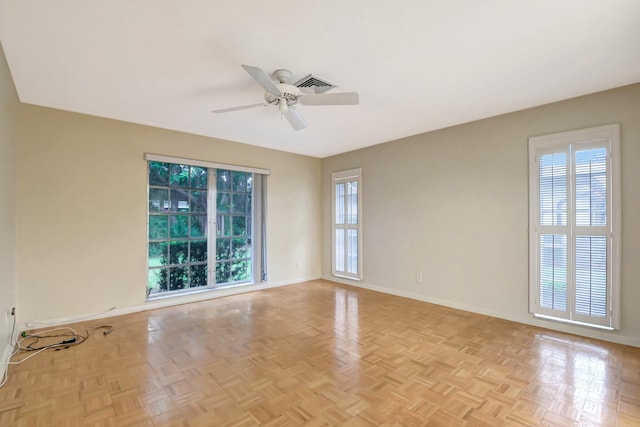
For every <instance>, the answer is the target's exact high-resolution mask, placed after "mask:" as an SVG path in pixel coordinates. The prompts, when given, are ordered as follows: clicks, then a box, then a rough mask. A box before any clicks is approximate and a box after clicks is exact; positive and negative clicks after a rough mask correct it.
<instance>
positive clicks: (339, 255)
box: [332, 169, 362, 280]
mask: <svg viewBox="0 0 640 427" xmlns="http://www.w3.org/2000/svg"><path fill="white" fill-rule="evenodd" d="M332 182H333V202H332V207H333V209H332V210H333V221H332V222H333V227H332V231H333V233H332V234H333V236H332V240H333V256H332V258H333V262H332V264H333V274H334V275H335V276H339V277H346V278H350V279H357V280H361V279H362V170H361V169H351V170H347V171H341V172H334V173H333V174H332Z"/></svg>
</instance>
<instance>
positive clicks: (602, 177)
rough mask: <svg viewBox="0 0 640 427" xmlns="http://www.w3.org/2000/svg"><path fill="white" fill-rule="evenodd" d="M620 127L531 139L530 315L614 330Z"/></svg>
mask: <svg viewBox="0 0 640 427" xmlns="http://www.w3.org/2000/svg"><path fill="white" fill-rule="evenodd" d="M618 147H619V126H618V125H609V126H602V127H598V128H592V129H585V130H582V131H575V132H566V133H560V134H554V135H546V136H541V137H533V138H530V139H529V162H530V168H529V171H530V177H529V178H530V234H529V236H530V239H529V242H530V243H529V245H530V311H531V312H532V313H534V314H536V315H539V316H546V317H552V318H556V319H560V320H565V321H570V322H577V323H584V324H589V325H596V326H603V327H607V328H618V327H619V317H620V314H619V309H618V307H619V288H620V283H619V268H620V267H619V263H620V261H619V250H620V241H619V239H620V221H619V219H620V213H619V203H620V201H619V185H620V184H619V171H618V169H619V168H618V165H619V154H618V152H619V150H618Z"/></svg>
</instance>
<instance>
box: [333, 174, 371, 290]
mask: <svg viewBox="0 0 640 427" xmlns="http://www.w3.org/2000/svg"><path fill="white" fill-rule="evenodd" d="M354 181H355V182H357V186H358V197H357V212H358V213H357V218H358V220H357V223H356V224H350V223H349V221H348V219H347V218H348V216H349V212H348V203H347V200H346V199H347V196H348V194H347V191H346V185H347V183H348V182H354ZM338 183H344V184H345V194H344V197H345V201H344V204H343V205H344V207H345V211H344V215H345V221H344V224H337V223H336V185H337V184H338ZM362 193H363V191H362V168H354V169H348V170H343V171H337V172H333V173H332V174H331V195H332V197H331V273H332V274H333V275H334V276H335V277H340V278H344V279H351V280H357V281H360V280H362V279H363V271H362V266H363V261H362V259H363V256H362V255H363V254H362V248H363V244H362V241H363V227H362V218H363V209H362ZM338 229H343V230H344V231H345V238H344V248H343V252H344V257H345V259H344V263H345V267H346V265H347V259H348V238H347V235H348V230H357V235H358V248H357V251H358V252H357V257H358V259H357V261H356V264H357V273H349V272H347V271H338V270H337V269H336V267H337V266H336V255H337V254H336V230H338ZM345 270H346V268H345Z"/></svg>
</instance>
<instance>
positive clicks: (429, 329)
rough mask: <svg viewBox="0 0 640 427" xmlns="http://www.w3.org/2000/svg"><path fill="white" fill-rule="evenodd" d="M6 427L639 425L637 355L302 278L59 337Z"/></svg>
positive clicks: (22, 386) (16, 394) (32, 365)
mask: <svg viewBox="0 0 640 427" xmlns="http://www.w3.org/2000/svg"><path fill="white" fill-rule="evenodd" d="M105 323H108V324H111V325H112V326H113V332H112V333H110V334H108V335H106V336H105V335H102V334H101V333H94V334H91V336H90V338H89V339H88V340H87V341H86V342H85V343H83V344H81V345H79V346H75V347H70V348H68V349H62V350H59V351H49V352H45V353H43V354H41V355H38V356H36V357H34V358H33V359H30V360H28V361H26V362H25V363H23V364H21V365H18V366H10V368H9V379H8V382H7V384H6V386H5V387H3V388H0V425H2V426H3V427H4V426H11V427H14V426H32V425H33V426H50V425H53V426H94V425H95V426H118V427H120V426H128V425H131V426H155V427H158V426H172V427H174V426H177V427H180V426H182V427H198V426H203V427H209V426H236V427H249V426H296V427H297V426H309V427H323V426H570V425H580V426H605V427H607V426H637V425H640V349H638V348H634V347H627V346H621V345H616V344H611V343H605V342H601V341H597V340H591V339H585V338H580V337H576V336H571V335H568V334H562V333H558V332H552V331H549V330H545V329H542V328H535V327H530V326H526V325H522V324H517V323H513V322H509V321H505V320H501V319H495V318H491V317H488V316H484V315H478V314H473V313H468V312H463V311H459V310H454V309H449V308H445V307H440V306H436V305H432V304H427V303H424V302H419V301H414V300H409V299H405V298H401V297H396V296H391V295H386V294H380V293H376V292H372V291H367V290H363V289H357V288H351V287H348V286H343V285H338V284H335V283H331V282H326V281H312V282H307V283H303V284H298V285H291V286H287V287H283V288H274V289H268V290H263V291H259V292H253V293H248V294H243V295H236V296H231V297H225V298H219V299H214V300H210V301H204V302H200V303H193V304H188V305H182V306H177V307H172V308H166V309H159V310H152V311H147V312H141V313H134V314H130V315H126V316H119V317H114V318H109V319H101V320H99V321H89V322H82V323H79V324H75V325H72V326H73V327H74V328H75V329H76V330H78V331H84V330H85V329H88V330H91V329H90V328H93V327H95V326H99V325H103V324H105Z"/></svg>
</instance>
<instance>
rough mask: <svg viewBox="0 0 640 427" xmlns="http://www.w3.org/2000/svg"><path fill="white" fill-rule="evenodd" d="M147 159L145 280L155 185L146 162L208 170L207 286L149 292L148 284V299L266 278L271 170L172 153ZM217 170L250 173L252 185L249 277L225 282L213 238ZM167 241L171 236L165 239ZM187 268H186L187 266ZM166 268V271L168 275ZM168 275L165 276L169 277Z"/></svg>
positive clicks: (215, 238)
mask: <svg viewBox="0 0 640 427" xmlns="http://www.w3.org/2000/svg"><path fill="white" fill-rule="evenodd" d="M144 159H145V161H146V171H147V178H146V181H147V200H146V202H147V219H146V224H147V238H146V243H147V244H146V248H147V252H146V269H147V280H148V277H149V273H150V267H149V245H150V243H151V242H150V239H149V236H148V230H149V220H150V215H151V213H150V209H149V190H150V188H153V187H156V186H152V185H150V183H149V175H148V174H149V172H148V171H149V163H150V162H161V163H169V164H180V165H188V166H196V167H200V168H206V169H207V172H208V185H207V187H206V188H203V191H207V212H206V215H207V232H206V234H205V236H204V237H203V239H207V252H208V254H207V262H206V265H207V284H206V286H198V287H193V288H186V289H179V290H169V289H167V290H166V291H163V292H158V293H154V294H149V291H148V284H147V300H148V301H149V300H154V299H157V298H165V297H172V296H180V295H188V294H190V293H197V292H203V291H210V290H215V289H222V288H229V287H232V286H243V285H251V284H256V283H260V282H264V281H266V280H267V269H266V268H267V264H266V260H267V254H266V190H267V185H266V184H267V176H268V175H269V174H270V173H271V171H270V170H268V169H263V168H255V167H247V166H238V165H231V164H225V163H217V162H208V161H202V160H194V159H186V158H179V157H172V156H164V155H158V154H151V153H146V154H145V156H144ZM220 170H227V171H231V172H245V173H251V174H253V184H252V191H251V193H250V194H251V198H252V209H251V218H252V221H251V223H252V224H251V227H252V231H251V240H252V243H251V258H250V259H251V262H252V274H251V279H250V280H246V281H244V280H243V281H239V282H225V283H222V284H221V283H216V276H215V275H216V263H217V260H216V256H215V255H216V241H217V214H218V212H217V209H216V204H217V184H216V181H217V174H218V172H219V171H220ZM228 216H229V217H231V216H233V215H232V213H229V214H228ZM167 242H168V243H170V238H169V239H168V240H167ZM188 268H189V267H188ZM168 271H169V270H168V267H167V274H168ZM168 279H169V278H167V280H168Z"/></svg>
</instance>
